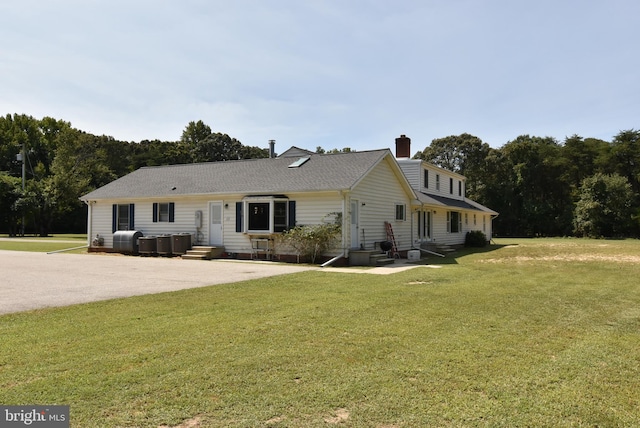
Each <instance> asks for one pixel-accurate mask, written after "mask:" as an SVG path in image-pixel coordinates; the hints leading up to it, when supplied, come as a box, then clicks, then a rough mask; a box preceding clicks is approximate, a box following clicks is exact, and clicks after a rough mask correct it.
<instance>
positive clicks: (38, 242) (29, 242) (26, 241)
mask: <svg viewBox="0 0 640 428" xmlns="http://www.w3.org/2000/svg"><path fill="white" fill-rule="evenodd" d="M0 238H4V239H0V250H9V251H34V252H42V253H47V252H50V251H59V250H65V249H67V248H74V247H80V246H82V245H85V244H86V243H87V235H82V234H60V235H51V236H47V237H44V238H43V237H39V236H25V237H11V238H10V237H9V236H8V235H0ZM59 241H66V242H59ZM86 251H87V250H86V249H85V250H78V251H75V252H86Z"/></svg>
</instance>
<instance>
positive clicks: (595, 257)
mask: <svg viewBox="0 0 640 428" xmlns="http://www.w3.org/2000/svg"><path fill="white" fill-rule="evenodd" d="M531 261H542V262H609V263H640V257H639V256H627V255H623V256H605V255H601V254H577V255H573V254H567V255H555V256H541V257H530V256H516V257H505V258H501V259H485V260H481V261H480V262H481V263H514V262H515V263H523V262H531Z"/></svg>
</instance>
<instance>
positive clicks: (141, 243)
mask: <svg viewBox="0 0 640 428" xmlns="http://www.w3.org/2000/svg"><path fill="white" fill-rule="evenodd" d="M157 247H158V238H157V237H155V236H142V237H140V238H138V251H139V252H140V254H143V255H145V256H153V255H155V254H156V250H157Z"/></svg>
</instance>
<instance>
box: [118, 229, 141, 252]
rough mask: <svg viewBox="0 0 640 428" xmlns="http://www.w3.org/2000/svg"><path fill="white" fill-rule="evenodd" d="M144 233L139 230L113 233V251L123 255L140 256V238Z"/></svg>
mask: <svg viewBox="0 0 640 428" xmlns="http://www.w3.org/2000/svg"><path fill="white" fill-rule="evenodd" d="M141 236H142V232H140V231H137V230H118V231H116V232H114V233H113V249H114V250H115V251H117V252H119V253H122V254H134V255H137V254H138V238H140V237H141Z"/></svg>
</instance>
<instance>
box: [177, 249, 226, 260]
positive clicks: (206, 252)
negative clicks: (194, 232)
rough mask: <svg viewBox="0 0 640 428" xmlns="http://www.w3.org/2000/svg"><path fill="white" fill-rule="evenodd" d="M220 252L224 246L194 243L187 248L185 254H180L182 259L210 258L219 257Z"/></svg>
mask: <svg viewBox="0 0 640 428" xmlns="http://www.w3.org/2000/svg"><path fill="white" fill-rule="evenodd" d="M222 253H224V247H210V246H204V245H196V246H194V247H193V248H192V249H190V250H187V252H186V254H183V255H182V258H183V259H184V260H211V259H216V258H220V257H221V256H222Z"/></svg>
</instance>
